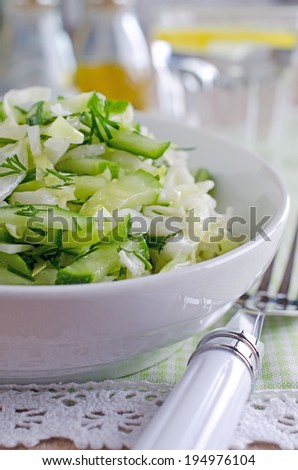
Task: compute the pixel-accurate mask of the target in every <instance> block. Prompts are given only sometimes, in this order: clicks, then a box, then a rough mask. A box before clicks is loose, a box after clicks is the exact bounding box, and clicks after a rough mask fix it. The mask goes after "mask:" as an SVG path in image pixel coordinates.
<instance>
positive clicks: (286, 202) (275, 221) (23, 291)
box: [0, 112, 290, 296]
mask: <svg viewBox="0 0 298 470" xmlns="http://www.w3.org/2000/svg"><path fill="white" fill-rule="evenodd" d="M136 114H137V115H138V117H141V116H144V117H147V118H148V119H149V120H150V119H155V120H158V121H159V122H164V123H168V124H170V123H171V120H170V119H167V118H164V117H160V116H159V117H158V118H156V116H154V115H153V114H152V113H143V112H137V113H136ZM172 124H178V125H179V126H180V127H184V128H187V129H193V130H195V131H196V132H198V134H201V135H205V136H209V137H211V138H212V139H216V140H217V141H218V142H219V143H220V142H223V143H225V144H226V145H230V146H233V147H234V148H238V149H239V150H241V151H243V150H244V151H245V152H247V154H248V155H250V157H253V158H254V159H255V160H256V161H258V162H259V163H261V165H262V166H263V167H264V168H265V169H266V170H267V171H269V173H270V175H271V177H272V178H273V179H274V180H275V182H276V183H277V185H278V186H279V188H280V190H281V194H282V198H281V200H280V207H279V209H278V210H277V212H276V213H275V214H274V215H273V217H272V218H271V220H270V221H269V222H268V225H267V226H266V233H267V235H268V236H269V238H271V236H272V235H273V234H274V233H275V232H276V231H277V230H278V229H279V227H280V225H284V224H285V222H286V220H287V218H288V215H289V210H290V195H289V191H288V188H287V186H286V184H285V182H284V180H283V178H282V177H281V176H280V175H279V174H278V173H277V171H276V169H275V168H274V167H272V165H271V164H270V163H269V162H268V161H266V160H265V159H264V158H263V157H262V156H261V155H260V154H259V153H258V152H256V151H253V150H251V149H248V148H245V147H243V146H241V145H239V144H237V143H235V142H232V141H230V140H228V139H227V138H225V137H224V136H220V135H217V134H215V133H213V132H212V131H208V130H202V129H199V128H198V129H195V128H192V127H190V126H188V125H187V124H184V123H180V122H175V121H174V122H172ZM264 241H265V240H264V239H263V238H262V237H261V236H260V235H258V236H257V238H256V239H255V240H249V241H248V242H246V243H244V244H243V245H241V246H239V247H237V248H235V249H233V250H231V251H229V252H227V253H224V254H222V255H220V256H218V257H216V258H212V259H209V260H205V261H200V262H199V263H195V264H193V265H190V266H183V267H181V268H179V269H174V270H172V271H167V272H162V273H157V274H152V275H148V276H142V277H139V278H131V279H123V280H121V281H118V282H98V283H92V284H65V285H37V286H36V285H33V286H31V285H9V284H0V295H5V294H7V295H16V294H18V295H24V296H27V295H29V296H31V295H32V294H34V295H37V294H38V295H42V294H49V293H51V295H55V294H57V295H58V294H59V295H63V294H64V293H65V294H68V295H69V294H71V293H76V294H78V293H79V294H81V293H82V292H83V293H84V294H85V295H87V294H88V292H90V293H93V292H95V291H98V293H99V294H100V293H101V292H103V291H104V292H105V293H109V292H110V291H111V292H113V291H114V292H115V289H117V292H118V291H119V290H120V291H121V290H122V289H128V288H129V287H130V288H132V287H133V286H134V285H135V287H136V288H137V287H138V286H140V284H142V283H143V282H145V283H146V284H148V288H149V287H150V286H151V287H152V286H154V283H156V282H157V283H160V282H162V280H163V281H166V280H167V279H168V280H171V279H172V278H175V277H176V276H177V275H178V276H179V275H181V274H183V273H185V274H186V273H191V272H194V271H197V270H201V269H205V268H207V267H208V268H209V269H210V268H212V267H216V266H218V265H221V264H223V263H225V262H226V261H228V260H233V259H234V258H237V257H241V256H242V255H244V254H246V253H248V252H249V251H251V250H253V249H254V248H255V247H256V246H259V245H260V244H262V243H263V242H264ZM116 286H117V287H116Z"/></svg>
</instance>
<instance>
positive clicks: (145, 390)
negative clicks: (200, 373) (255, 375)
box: [0, 381, 298, 449]
mask: <svg viewBox="0 0 298 470" xmlns="http://www.w3.org/2000/svg"><path fill="white" fill-rule="evenodd" d="M170 388H171V387H170V386H169V385H166V384H153V383H148V382H138V383H135V382H125V381H105V382H101V383H87V384H66V385H65V384H64V385H61V384H59V385H52V386H48V385H38V386H37V385H36V386H35V385H34V386H32V385H30V386H2V387H1V388H0V446H2V447H8V448H13V447H15V446H17V445H23V446H25V447H28V448H31V447H34V446H35V445H37V444H38V443H39V442H41V441H43V440H48V439H50V438H67V439H69V440H70V441H72V442H73V443H74V445H75V447H76V448H79V449H86V448H91V449H101V448H110V449H121V448H132V447H133V445H134V442H135V441H136V439H137V437H138V436H139V434H140V433H141V431H142V429H144V427H145V426H146V425H147V423H148V422H149V421H150V419H151V418H152V416H153V415H154V413H155V412H156V410H157V409H158V407H159V406H161V405H162V403H163V401H164V399H165V398H166V396H167V394H168V392H169V391H170ZM257 441H261V442H269V443H272V444H275V445H276V446H278V447H280V448H281V449H298V391H294V390H283V391H261V392H256V393H254V395H253V396H252V397H251V399H250V401H249V403H248V404H247V406H246V408H245V410H244V413H243V416H242V418H241V422H240V424H239V426H238V428H237V430H236V433H235V435H234V437H233V439H232V442H231V448H233V449H244V448H246V447H247V446H249V445H250V444H251V443H253V442H257Z"/></svg>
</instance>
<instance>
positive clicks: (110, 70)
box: [75, 63, 151, 110]
mask: <svg viewBox="0 0 298 470" xmlns="http://www.w3.org/2000/svg"><path fill="white" fill-rule="evenodd" d="M75 85H76V86H77V88H79V89H80V90H81V91H92V90H98V91H100V92H101V93H102V94H104V95H105V96H107V97H108V98H109V99H113V100H123V99H125V100H127V101H130V102H131V103H132V105H133V106H134V107H135V108H136V109H140V110H145V109H148V108H149V106H150V96H151V93H150V88H151V80H150V77H149V76H144V77H142V76H141V77H138V76H137V75H136V74H134V73H130V72H129V71H128V70H127V69H125V68H124V67H123V66H121V65H119V64H113V63H110V64H109V63H106V64H104V63H103V64H99V65H96V64H94V65H92V64H88V63H85V64H84V63H81V64H79V65H78V68H77V71H76V74H75Z"/></svg>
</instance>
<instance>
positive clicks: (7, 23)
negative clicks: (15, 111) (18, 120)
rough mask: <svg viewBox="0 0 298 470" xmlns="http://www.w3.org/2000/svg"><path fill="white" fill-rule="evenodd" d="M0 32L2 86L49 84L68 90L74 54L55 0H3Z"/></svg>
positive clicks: (58, 90)
mask: <svg viewBox="0 0 298 470" xmlns="http://www.w3.org/2000/svg"><path fill="white" fill-rule="evenodd" d="M4 6H5V8H4V21H3V30H2V32H1V50H0V75H1V85H0V86H1V90H0V93H1V94H2V93H4V92H5V91H7V90H8V89H11V88H23V87H27V86H33V85H41V86H49V87H51V88H52V90H53V92H54V93H55V94H59V93H67V92H68V91H71V87H72V80H73V73H74V70H75V66H76V64H75V57H74V52H73V47H72V43H71V40H70V38H69V36H68V34H67V33H66V31H65V30H64V29H63V23H62V19H61V16H60V10H59V8H58V6H59V2H58V0H9V1H8V0H6V2H5V4H4Z"/></svg>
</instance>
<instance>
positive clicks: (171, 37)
mask: <svg viewBox="0 0 298 470" xmlns="http://www.w3.org/2000/svg"><path fill="white" fill-rule="evenodd" d="M0 11H1V13H0V44H1V47H0V96H1V95H3V94H4V93H5V92H6V91H7V90H9V89H11V88H22V87H26V86H31V85H47V86H50V87H51V88H52V90H53V94H54V95H59V94H63V95H67V94H71V93H74V92H79V91H82V92H83V91H90V90H98V91H100V92H102V93H103V94H105V95H106V96H107V97H109V98H111V99H124V100H129V101H131V102H132V103H133V105H134V106H135V108H137V109H139V110H145V111H147V112H151V113H152V112H154V113H156V112H158V113H159V114H161V115H164V116H170V117H171V119H178V120H183V121H185V122H187V123H188V124H189V125H193V126H199V127H203V128H206V129H208V130H211V131H213V132H216V133H219V134H222V135H224V136H225V137H226V138H230V139H233V140H237V141H239V142H241V143H242V144H244V145H246V146H248V147H251V148H257V149H259V150H261V151H262V153H263V154H264V155H270V158H272V159H273V160H274V159H278V158H279V152H280V146H281V145H282V144H281V142H282V141H283V140H282V139H284V136H285V132H286V127H287V128H289V127H291V126H292V127H293V126H294V124H293V123H295V122H296V121H295V119H296V115H297V114H298V113H297V111H296V101H297V94H298V93H297V89H298V85H297V83H298V80H297V75H298V74H297V70H298V65H297V64H298V59H297V56H298V54H297V47H296V46H297V27H298V0H297V1H286V0H285V1H281V0H280V1H277V0H276V1H274V0H272V1H269V0H267V1H266V0H264V1H262V0H250V1H249V4H248V2H247V1H241V0H237V1H236V0H234V1H233V0H229V1H225V0H183V1H182V0H60V1H59V0H0ZM289 123H290V125H289ZM295 134H296V132H295Z"/></svg>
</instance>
